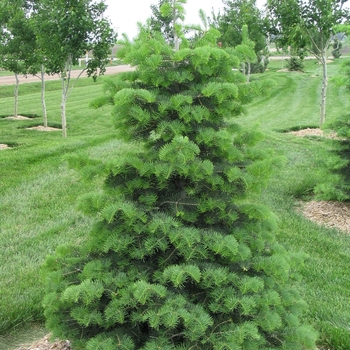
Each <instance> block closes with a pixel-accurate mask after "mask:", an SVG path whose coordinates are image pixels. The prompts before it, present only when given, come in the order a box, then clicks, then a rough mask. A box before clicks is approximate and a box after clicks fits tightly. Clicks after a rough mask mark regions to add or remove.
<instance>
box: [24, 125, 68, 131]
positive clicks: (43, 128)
mask: <svg viewBox="0 0 350 350" xmlns="http://www.w3.org/2000/svg"><path fill="white" fill-rule="evenodd" d="M26 129H27V130H38V131H60V130H61V129H58V128H52V127H51V126H43V125H38V126H33V127H31V128H26Z"/></svg>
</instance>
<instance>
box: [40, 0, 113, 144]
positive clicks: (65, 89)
mask: <svg viewBox="0 0 350 350" xmlns="http://www.w3.org/2000/svg"><path fill="white" fill-rule="evenodd" d="M106 8H107V6H106V5H105V3H104V1H103V0H102V1H94V0H68V1H66V0H54V1H51V0H38V1H37V2H36V6H35V7H34V9H35V23H36V34H37V38H38V41H39V46H40V49H41V51H42V52H43V55H44V59H45V61H44V62H45V70H46V71H48V72H50V73H52V74H54V73H58V74H59V75H60V78H61V82H62V98H61V121H62V135H63V137H66V136H67V118H66V103H67V100H68V97H69V93H70V91H71V88H72V87H73V85H74V84H72V79H71V72H72V69H73V65H74V64H75V63H77V61H78V59H79V58H80V57H83V56H84V55H85V53H86V51H92V52H93V58H92V59H91V60H89V62H88V65H87V67H85V68H84V69H83V70H82V71H81V72H80V74H79V76H78V78H79V77H80V76H81V75H82V74H83V73H84V72H85V71H86V72H87V75H88V76H92V77H93V78H94V79H96V77H97V75H98V74H103V73H104V72H105V67H106V64H107V62H108V56H109V55H110V50H111V46H112V44H113V43H114V40H115V34H114V32H113V29H112V28H111V25H110V23H109V21H108V20H107V19H105V18H104V17H103V14H104V12H105V10H106Z"/></svg>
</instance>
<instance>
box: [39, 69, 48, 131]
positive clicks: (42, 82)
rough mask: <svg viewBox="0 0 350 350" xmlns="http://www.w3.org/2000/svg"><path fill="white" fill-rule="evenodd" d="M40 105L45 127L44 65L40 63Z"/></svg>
mask: <svg viewBox="0 0 350 350" xmlns="http://www.w3.org/2000/svg"><path fill="white" fill-rule="evenodd" d="M40 73H41V105H42V108H43V120H44V127H45V128H47V110H46V102H45V67H44V65H43V64H42V65H41V72H40Z"/></svg>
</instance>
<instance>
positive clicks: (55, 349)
mask: <svg viewBox="0 0 350 350" xmlns="http://www.w3.org/2000/svg"><path fill="white" fill-rule="evenodd" d="M49 339H50V334H48V335H46V336H45V337H44V338H42V339H40V340H38V341H36V342H35V343H33V344H31V345H29V346H27V345H24V346H21V347H20V348H18V349H17V350H72V348H71V345H70V342H69V341H68V340H63V341H55V342H50V341H49Z"/></svg>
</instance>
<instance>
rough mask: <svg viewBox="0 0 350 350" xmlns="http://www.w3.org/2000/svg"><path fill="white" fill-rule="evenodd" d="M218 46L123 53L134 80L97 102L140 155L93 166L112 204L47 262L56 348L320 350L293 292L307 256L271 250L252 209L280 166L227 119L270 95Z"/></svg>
mask: <svg viewBox="0 0 350 350" xmlns="http://www.w3.org/2000/svg"><path fill="white" fill-rule="evenodd" d="M208 35H213V31H212V30H210V31H209V33H208ZM214 46H216V44H215V42H213V46H205V47H200V46H197V47H195V48H193V49H189V48H182V49H180V50H179V51H177V52H174V51H173V50H172V48H171V47H169V46H167V45H166V44H165V42H164V39H163V38H162V37H161V36H160V35H158V34H154V35H150V33H148V32H147V31H141V33H140V34H139V37H138V39H137V40H136V41H135V43H133V44H131V43H128V42H127V43H126V45H125V49H124V50H121V51H120V55H121V56H122V58H123V60H124V62H126V63H131V64H133V65H135V66H137V69H136V71H134V72H128V73H123V74H121V75H119V76H118V77H117V78H116V80H115V81H113V82H109V84H108V87H107V91H108V92H109V95H107V98H104V99H103V100H104V101H107V102H108V101H109V102H112V103H113V104H114V106H115V107H114V111H113V116H114V120H115V125H116V129H117V132H118V134H119V136H121V137H123V139H124V140H126V141H128V142H135V141H136V142H140V143H141V146H140V147H141V149H140V150H139V151H135V150H130V152H129V153H127V154H123V155H121V156H120V157H119V158H116V159H113V161H111V162H108V163H106V164H104V167H103V170H101V167H100V165H97V168H98V169H100V170H99V172H101V171H102V172H103V173H105V174H107V175H106V181H105V191H104V193H103V194H100V193H93V194H89V195H86V196H85V197H84V200H83V201H82V204H81V207H82V209H83V210H85V212H86V213H93V214H95V215H97V216H98V221H97V222H96V224H95V226H94V227H93V229H92V230H91V232H90V233H89V236H88V238H87V241H86V243H85V244H84V245H83V246H81V247H60V248H58V249H57V252H56V254H55V255H54V256H51V257H48V258H47V261H46V263H45V265H44V268H43V276H44V278H45V281H46V286H47V293H46V297H45V300H44V307H45V316H46V318H47V327H48V328H49V329H50V330H51V331H52V332H53V336H59V337H64V338H69V339H71V340H72V342H73V344H74V346H76V347H77V348H79V347H80V346H81V347H84V348H86V349H88V350H98V349H103V350H112V349H113V350H115V349H144V350H151V349H152V350H153V349H162V350H166V349H201V350H204V349H282V348H283V349H291V350H292V349H293V350H295V349H311V348H314V341H315V339H314V338H315V332H314V331H313V330H312V328H310V327H309V326H307V325H306V324H304V322H303V313H304V312H305V310H306V305H305V303H304V302H303V301H302V300H301V299H300V296H299V294H298V292H297V290H296V289H295V288H294V287H293V283H294V281H295V278H296V277H297V275H296V274H295V267H296V266H298V265H300V264H302V263H303V256H301V255H299V254H298V255H295V256H292V255H291V254H289V253H287V251H286V250H285V249H284V248H283V247H282V246H281V245H279V244H278V243H277V242H276V240H275V236H274V227H275V223H274V216H273V214H272V213H271V212H270V211H269V210H268V209H267V208H266V207H265V206H264V205H262V204H261V203H259V201H258V197H259V196H258V194H259V191H260V190H261V189H262V188H264V186H265V185H266V181H267V179H268V175H269V172H270V170H271V166H272V164H273V157H271V154H270V153H267V152H266V151H264V150H262V149H261V148H260V147H259V146H258V145H257V142H258V141H259V140H260V139H261V134H260V133H259V132H258V131H256V130H244V129H243V128H242V127H240V125H239V124H238V123H237V122H235V121H234V120H233V116H234V115H238V114H240V113H241V112H242V110H243V104H244V103H247V102H248V101H249V100H250V99H251V96H252V95H253V93H256V92H257V91H265V88H264V87H262V86H260V85H259V83H258V82H256V83H251V84H246V83H245V78H244V77H243V76H242V75H241V74H240V73H239V72H234V71H232V67H234V66H235V67H237V66H238V62H237V59H236V58H235V57H233V56H232V55H230V54H229V53H228V52H226V51H225V50H223V49H220V48H217V47H214ZM100 102H101V101H98V102H97V103H96V104H97V105H98V104H100Z"/></svg>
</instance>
